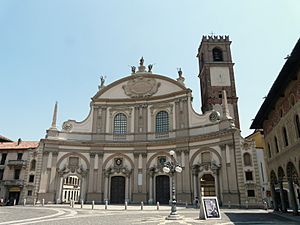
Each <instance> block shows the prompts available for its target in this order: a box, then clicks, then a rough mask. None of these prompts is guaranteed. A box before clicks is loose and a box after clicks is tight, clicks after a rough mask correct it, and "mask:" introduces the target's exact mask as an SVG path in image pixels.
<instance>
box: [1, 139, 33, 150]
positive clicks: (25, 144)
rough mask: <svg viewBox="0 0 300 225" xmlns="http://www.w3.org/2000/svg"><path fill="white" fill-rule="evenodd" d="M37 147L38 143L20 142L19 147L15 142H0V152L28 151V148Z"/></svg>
mask: <svg viewBox="0 0 300 225" xmlns="http://www.w3.org/2000/svg"><path fill="white" fill-rule="evenodd" d="M38 145H39V142H38V141H21V143H19V145H18V142H17V141H14V142H0V150H3V149H7V150H14V149H29V148H36V147H37V146H38Z"/></svg>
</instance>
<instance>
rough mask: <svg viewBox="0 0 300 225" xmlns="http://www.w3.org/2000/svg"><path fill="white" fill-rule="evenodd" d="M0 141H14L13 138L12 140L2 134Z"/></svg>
mask: <svg viewBox="0 0 300 225" xmlns="http://www.w3.org/2000/svg"><path fill="white" fill-rule="evenodd" d="M0 142H12V140H10V139H8V138H7V137H4V136H2V135H1V134H0Z"/></svg>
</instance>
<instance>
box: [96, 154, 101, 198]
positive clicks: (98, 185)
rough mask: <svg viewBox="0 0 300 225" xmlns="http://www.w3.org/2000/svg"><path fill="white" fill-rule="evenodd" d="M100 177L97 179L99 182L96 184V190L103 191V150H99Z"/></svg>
mask: <svg viewBox="0 0 300 225" xmlns="http://www.w3.org/2000/svg"><path fill="white" fill-rule="evenodd" d="M97 155H98V175H97V176H98V179H97V184H96V192H98V193H101V192H102V191H103V190H102V182H103V174H102V173H103V170H102V165H103V152H98V154H97Z"/></svg>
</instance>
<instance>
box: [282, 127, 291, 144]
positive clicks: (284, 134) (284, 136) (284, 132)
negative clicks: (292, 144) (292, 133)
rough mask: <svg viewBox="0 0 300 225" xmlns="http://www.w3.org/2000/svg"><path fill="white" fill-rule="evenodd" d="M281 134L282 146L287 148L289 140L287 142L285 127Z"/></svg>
mask: <svg viewBox="0 0 300 225" xmlns="http://www.w3.org/2000/svg"><path fill="white" fill-rule="evenodd" d="M282 134H283V140H284V145H285V146H288V145H289V140H288V136H287V132H286V129H285V127H283V128H282Z"/></svg>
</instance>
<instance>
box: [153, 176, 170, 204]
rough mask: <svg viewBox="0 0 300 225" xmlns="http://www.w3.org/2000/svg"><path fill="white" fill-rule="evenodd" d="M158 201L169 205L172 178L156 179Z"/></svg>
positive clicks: (162, 177)
mask: <svg viewBox="0 0 300 225" xmlns="http://www.w3.org/2000/svg"><path fill="white" fill-rule="evenodd" d="M155 190H156V191H155V192H156V201H157V202H159V203H160V204H169V200H170V178H169V176H166V175H160V176H156V178H155Z"/></svg>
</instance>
